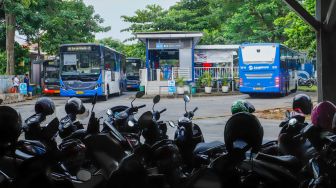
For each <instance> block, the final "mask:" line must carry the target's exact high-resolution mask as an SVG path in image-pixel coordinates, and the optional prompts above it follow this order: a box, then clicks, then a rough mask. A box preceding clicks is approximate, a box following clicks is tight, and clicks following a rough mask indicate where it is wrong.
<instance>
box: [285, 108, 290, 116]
mask: <svg viewBox="0 0 336 188" xmlns="http://www.w3.org/2000/svg"><path fill="white" fill-rule="evenodd" d="M285 116H286V118H289V117H290V112H289V110H286V112H285Z"/></svg>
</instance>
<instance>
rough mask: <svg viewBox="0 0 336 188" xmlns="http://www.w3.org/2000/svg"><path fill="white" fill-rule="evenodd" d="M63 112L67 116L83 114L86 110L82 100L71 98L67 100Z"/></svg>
mask: <svg viewBox="0 0 336 188" xmlns="http://www.w3.org/2000/svg"><path fill="white" fill-rule="evenodd" d="M65 112H66V113H67V114H76V115H77V114H83V113H85V112H86V108H85V106H84V105H83V102H82V100H80V99H79V98H76V97H73V98H71V99H69V100H68V101H67V102H66V104H65Z"/></svg>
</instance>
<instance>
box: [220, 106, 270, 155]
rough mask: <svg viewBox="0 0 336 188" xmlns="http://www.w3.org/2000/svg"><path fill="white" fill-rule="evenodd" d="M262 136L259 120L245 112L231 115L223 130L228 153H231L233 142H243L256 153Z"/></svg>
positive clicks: (262, 131) (262, 130)
mask: <svg viewBox="0 0 336 188" xmlns="http://www.w3.org/2000/svg"><path fill="white" fill-rule="evenodd" d="M263 136H264V129H263V127H262V126H261V124H260V122H259V120H258V119H257V118H256V117H255V116H254V115H253V114H250V113H246V112H240V113H237V114H234V115H232V116H231V118H230V119H229V120H228V121H227V123H226V125H225V129H224V141H225V145H226V148H227V150H228V152H231V151H233V149H234V142H236V141H243V142H245V143H246V144H247V145H248V146H249V147H250V148H251V149H252V150H251V151H252V152H253V153H256V152H258V150H259V149H260V147H261V144H262V139H263Z"/></svg>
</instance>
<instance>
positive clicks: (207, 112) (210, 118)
mask: <svg viewBox="0 0 336 188" xmlns="http://www.w3.org/2000/svg"><path fill="white" fill-rule="evenodd" d="M134 94H135V92H127V93H125V94H124V95H122V96H121V97H117V96H115V97H111V98H110V99H109V100H108V101H98V102H97V104H96V107H95V111H96V112H98V114H100V115H101V116H102V115H103V114H105V111H106V109H108V108H110V107H113V106H115V105H130V102H131V97H132V96H133V95H134ZM310 95H312V97H313V99H314V100H316V94H315V93H311V94H310ZM293 96H294V95H293V94H292V95H289V96H287V97H282V98H249V96H248V95H236V96H218V97H194V98H191V101H190V103H189V104H188V109H189V110H192V109H194V108H195V107H196V106H197V107H198V108H199V110H198V111H197V112H196V113H195V118H194V122H195V123H197V124H199V125H200V127H201V129H202V131H203V134H204V136H205V139H206V140H207V141H212V140H223V131H224V125H225V123H226V121H227V119H228V118H229V116H230V106H231V104H232V102H233V101H235V100H237V99H246V100H249V101H250V102H251V103H252V104H254V105H255V107H256V109H257V110H265V109H271V108H276V107H287V106H290V105H291V101H292V98H293ZM52 99H53V100H54V101H55V103H56V109H57V117H64V116H65V111H64V104H65V102H66V100H67V98H62V97H52ZM83 100H84V101H85V106H86V107H87V108H89V109H91V103H90V100H88V99H83ZM35 101H36V100H32V101H26V102H23V103H17V104H11V105H10V106H12V107H14V108H15V109H17V110H18V111H19V112H20V113H21V116H22V118H23V119H26V118H28V117H29V116H30V115H32V114H33V113H34V103H35ZM142 104H146V105H147V106H146V108H143V109H141V110H140V111H139V114H138V115H141V114H142V113H143V112H145V111H147V110H151V108H152V104H153V103H152V100H151V99H137V100H136V101H135V102H134V105H142ZM163 108H167V111H166V112H165V113H164V114H163V115H162V118H161V119H162V120H164V121H168V120H173V121H175V122H176V121H177V119H178V118H179V117H180V116H182V115H183V113H184V102H183V99H181V98H176V99H166V98H162V99H161V101H160V103H159V104H158V105H157V106H156V109H158V110H161V109H163ZM86 121H87V119H86V120H84V122H86ZM260 121H261V123H262V125H263V127H264V139H267V140H269V139H274V138H276V136H277V134H278V132H279V128H278V124H279V122H280V121H279V120H265V119H260ZM173 132H174V130H173V129H171V128H170V129H169V135H170V136H173Z"/></svg>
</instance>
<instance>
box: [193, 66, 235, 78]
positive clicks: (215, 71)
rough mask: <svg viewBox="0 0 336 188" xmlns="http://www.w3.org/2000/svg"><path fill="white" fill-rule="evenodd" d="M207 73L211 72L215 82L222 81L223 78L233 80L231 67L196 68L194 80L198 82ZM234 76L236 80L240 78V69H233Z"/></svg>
mask: <svg viewBox="0 0 336 188" xmlns="http://www.w3.org/2000/svg"><path fill="white" fill-rule="evenodd" d="M206 72H209V73H210V75H211V77H212V79H215V80H218V79H222V78H223V77H225V78H232V76H231V67H195V69H194V79H195V80H197V79H198V78H200V77H201V76H203V74H204V73H206ZM233 76H234V78H238V77H239V70H238V67H233Z"/></svg>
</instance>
